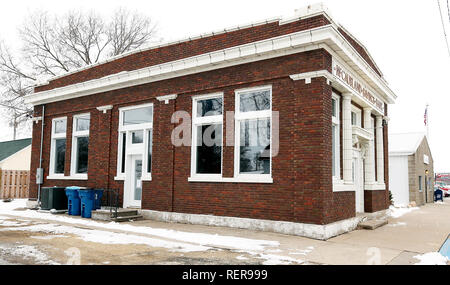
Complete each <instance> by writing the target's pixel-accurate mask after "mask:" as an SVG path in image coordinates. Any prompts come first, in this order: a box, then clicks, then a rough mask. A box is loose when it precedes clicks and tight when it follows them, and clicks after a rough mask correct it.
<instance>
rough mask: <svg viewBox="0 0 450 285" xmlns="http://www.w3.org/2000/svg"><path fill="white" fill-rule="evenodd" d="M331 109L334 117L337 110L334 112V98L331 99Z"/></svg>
mask: <svg viewBox="0 0 450 285" xmlns="http://www.w3.org/2000/svg"><path fill="white" fill-rule="evenodd" d="M331 106H332V107H331V108H332V109H331V110H332V113H333V117H336V114H337V112H336V99H334V98H333V99H331Z"/></svg>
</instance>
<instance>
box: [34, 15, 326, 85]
mask: <svg viewBox="0 0 450 285" xmlns="http://www.w3.org/2000/svg"><path fill="white" fill-rule="evenodd" d="M327 24H330V22H329V21H328V19H327V18H326V17H324V16H323V15H319V16H316V17H311V18H307V19H303V20H300V21H295V22H292V23H289V24H284V25H279V23H278V22H273V23H268V24H263V25H259V26H255V27H251V28H246V29H241V30H237V31H233V32H227V33H223V34H218V35H214V36H209V37H205V38H200V39H196V40H191V41H186V42H182V43H178V44H173V45H170V46H165V47H160V48H155V49H150V50H146V51H142V52H137V53H133V54H130V55H128V56H125V57H123V58H120V59H117V60H114V61H111V62H107V63H104V64H101V65H98V66H94V67H92V68H89V69H87V70H83V71H81V72H77V73H74V74H70V75H67V76H64V77H61V78H58V79H55V80H52V81H51V82H50V83H49V84H48V85H44V86H39V87H36V89H35V91H36V92H40V91H44V90H50V89H54V88H58V87H62V86H66V85H70V84H74V83H79V82H83V81H87V80H92V79H95V78H101V77H104V76H107V75H111V74H115V73H118V72H121V71H130V70H135V69H140V68H144V67H148V66H152V65H157V64H161V63H164V62H170V61H174V60H178V59H182V58H187V57H191V56H195V55H199V54H203V53H208V52H213V51H216V50H221V49H225V48H230V47H233V46H238V45H243V44H247V43H251V42H255V41H260V40H264V39H268V38H273V37H277V36H281V35H286V34H290V33H294V32H299V31H304V30H309V29H313V28H317V27H320V26H324V25H327Z"/></svg>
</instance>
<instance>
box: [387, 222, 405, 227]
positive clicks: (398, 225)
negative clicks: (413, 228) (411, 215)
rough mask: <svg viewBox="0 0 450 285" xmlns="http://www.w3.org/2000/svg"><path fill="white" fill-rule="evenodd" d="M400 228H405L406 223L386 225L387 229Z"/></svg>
mask: <svg viewBox="0 0 450 285" xmlns="http://www.w3.org/2000/svg"><path fill="white" fill-rule="evenodd" d="M400 226H406V223H404V222H398V223H395V224H388V227H400Z"/></svg>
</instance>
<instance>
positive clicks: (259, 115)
mask: <svg viewBox="0 0 450 285" xmlns="http://www.w3.org/2000/svg"><path fill="white" fill-rule="evenodd" d="M263 90H269V92H270V108H269V110H262V111H251V112H241V111H240V98H241V95H242V94H244V93H248V92H252V91H263ZM257 119H269V120H270V173H269V174H242V173H240V142H241V139H240V135H241V132H240V126H241V124H240V123H241V121H244V120H257ZM234 120H235V121H234V128H235V131H234V133H235V143H234V180H235V182H250V183H273V178H272V148H273V143H272V138H273V124H272V85H265V86H258V87H251V88H243V89H238V90H235V116H234Z"/></svg>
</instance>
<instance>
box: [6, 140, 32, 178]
mask: <svg viewBox="0 0 450 285" xmlns="http://www.w3.org/2000/svg"><path fill="white" fill-rule="evenodd" d="M30 162H31V139H21V140H15V141H6V142H0V169H4V170H30Z"/></svg>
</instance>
